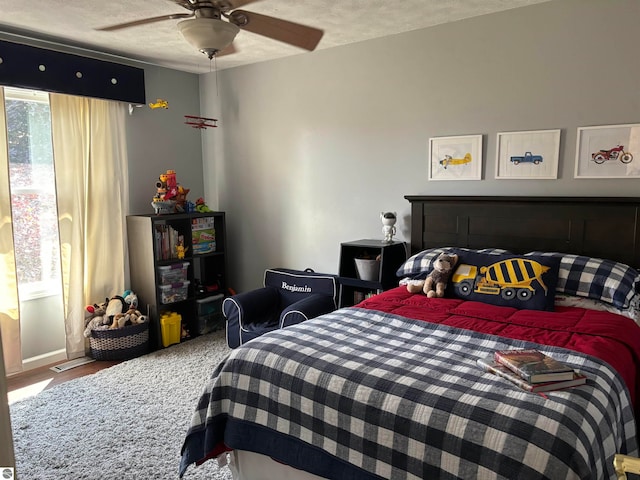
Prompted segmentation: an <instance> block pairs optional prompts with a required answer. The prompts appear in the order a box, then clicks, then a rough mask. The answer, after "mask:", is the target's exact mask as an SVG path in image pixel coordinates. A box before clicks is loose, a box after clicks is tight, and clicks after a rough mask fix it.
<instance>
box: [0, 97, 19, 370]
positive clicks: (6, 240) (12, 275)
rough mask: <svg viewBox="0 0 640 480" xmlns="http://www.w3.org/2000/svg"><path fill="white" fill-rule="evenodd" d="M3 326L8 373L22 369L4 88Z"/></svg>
mask: <svg viewBox="0 0 640 480" xmlns="http://www.w3.org/2000/svg"><path fill="white" fill-rule="evenodd" d="M0 107H1V108H0V282H2V283H1V287H2V293H1V294H0V328H1V329H2V350H3V351H4V360H5V371H6V373H7V374H9V373H15V372H19V371H20V370H22V351H21V345H20V313H19V308H18V307H19V303H18V278H17V276H16V261H15V256H14V249H13V226H12V223H11V191H10V189H9V154H8V146H7V124H6V115H5V111H4V89H3V88H0Z"/></svg>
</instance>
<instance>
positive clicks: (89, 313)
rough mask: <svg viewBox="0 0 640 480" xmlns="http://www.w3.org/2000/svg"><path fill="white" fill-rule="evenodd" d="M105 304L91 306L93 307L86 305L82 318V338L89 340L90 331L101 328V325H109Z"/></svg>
mask: <svg viewBox="0 0 640 480" xmlns="http://www.w3.org/2000/svg"><path fill="white" fill-rule="evenodd" d="M106 306H107V304H106V302H105V303H101V304H99V305H98V304H97V303H96V304H93V305H88V306H87V307H86V308H85V316H84V319H85V320H84V321H85V329H84V336H85V337H86V338H89V337H90V336H91V331H92V330H94V329H96V328H98V327H101V326H103V325H108V324H109V317H108V316H107V315H106V313H107V310H106Z"/></svg>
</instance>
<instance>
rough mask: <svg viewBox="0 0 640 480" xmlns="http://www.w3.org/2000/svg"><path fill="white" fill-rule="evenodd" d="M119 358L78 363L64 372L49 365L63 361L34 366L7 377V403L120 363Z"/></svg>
mask: <svg viewBox="0 0 640 480" xmlns="http://www.w3.org/2000/svg"><path fill="white" fill-rule="evenodd" d="M120 362H121V361H120V360H113V361H107V360H96V361H95V362H91V363H87V364H85V365H80V366H79V367H75V368H72V369H70V370H65V371H64V372H54V371H53V370H51V368H50V367H53V366H55V365H58V364H61V363H65V362H58V363H52V364H51V365H47V366H46V367H39V368H34V369H33V370H29V371H28V372H23V373H18V374H16V375H11V376H10V377H7V392H8V395H9V403H13V402H15V401H17V400H20V399H22V398H25V397H27V396H31V395H33V394H37V392H38V391H42V390H46V389H47V388H51V387H53V386H54V385H59V384H60V383H64V382H67V381H69V380H73V379H74V378H79V377H83V376H85V375H91V374H92V373H96V372H98V371H100V370H102V369H103V368H109V367H111V366H113V365H116V364H118V363H120Z"/></svg>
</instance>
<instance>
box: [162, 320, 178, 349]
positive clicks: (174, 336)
mask: <svg viewBox="0 0 640 480" xmlns="http://www.w3.org/2000/svg"><path fill="white" fill-rule="evenodd" d="M160 330H161V331H162V346H163V347H168V346H169V345H173V344H174V343H180V333H181V331H182V316H180V314H178V313H175V312H164V313H163V314H162V316H161V317H160Z"/></svg>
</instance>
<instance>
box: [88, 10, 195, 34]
mask: <svg viewBox="0 0 640 480" xmlns="http://www.w3.org/2000/svg"><path fill="white" fill-rule="evenodd" d="M189 17H193V13H174V14H171V15H160V16H159V17H151V18H145V19H143V20H134V21H133V22H126V23H119V24H117V25H110V26H108V27H102V28H96V30H100V31H103V32H111V31H113V30H120V29H121V28H129V27H135V26H137V25H144V24H147V23H154V22H160V21H162V20H173V19H175V18H189Z"/></svg>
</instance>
